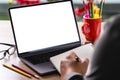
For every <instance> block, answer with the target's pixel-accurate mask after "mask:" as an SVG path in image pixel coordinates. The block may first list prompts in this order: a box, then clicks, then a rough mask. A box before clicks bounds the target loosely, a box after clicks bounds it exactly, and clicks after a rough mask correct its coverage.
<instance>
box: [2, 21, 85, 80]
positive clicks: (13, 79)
mask: <svg viewBox="0 0 120 80" xmlns="http://www.w3.org/2000/svg"><path fill="white" fill-rule="evenodd" d="M78 25H79V26H81V25H82V23H78ZM81 36H82V35H81ZM82 39H83V38H82ZM0 42H4V43H13V44H14V39H13V33H12V29H11V24H10V21H0ZM0 51H1V49H0ZM3 63H6V64H9V65H11V64H16V65H18V66H20V67H22V68H24V69H26V70H28V71H31V72H32V73H35V72H34V71H33V70H31V69H30V68H29V67H27V66H26V65H25V64H23V63H22V62H21V61H20V59H19V58H18V57H17V54H16V53H15V54H14V55H12V56H11V57H10V58H9V57H7V56H6V57H5V59H3V60H0V80H37V79H35V78H32V79H29V78H27V77H24V76H23V75H20V74H18V73H16V72H14V71H11V70H9V69H7V68H5V67H3V66H2V64H3ZM35 74H36V73H35ZM40 77H41V78H42V80H60V76H59V75H58V74H51V75H47V76H44V77H43V76H40Z"/></svg>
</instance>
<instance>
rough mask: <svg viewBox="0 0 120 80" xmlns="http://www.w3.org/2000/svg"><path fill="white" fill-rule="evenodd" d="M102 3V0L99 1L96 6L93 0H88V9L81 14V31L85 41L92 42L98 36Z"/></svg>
mask: <svg viewBox="0 0 120 80" xmlns="http://www.w3.org/2000/svg"><path fill="white" fill-rule="evenodd" d="M103 5H104V0H102V1H101V2H100V6H97V4H95V3H94V2H93V1H90V2H89V9H88V11H86V12H87V13H85V14H84V16H83V25H82V32H83V34H84V35H85V39H86V41H87V42H91V43H93V44H94V42H95V41H96V40H97V39H98V37H99V36H100V33H101V23H102V11H103Z"/></svg>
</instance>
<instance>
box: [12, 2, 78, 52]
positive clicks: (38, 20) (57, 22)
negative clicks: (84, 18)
mask: <svg viewBox="0 0 120 80" xmlns="http://www.w3.org/2000/svg"><path fill="white" fill-rule="evenodd" d="M10 14H11V19H12V25H13V27H14V33H15V36H16V41H17V47H18V52H19V53H23V52H28V51H33V50H37V49H44V48H49V47H53V46H58V45H62V44H67V43H72V42H76V41H79V35H78V31H77V29H76V23H75V18H74V14H73V10H72V6H71V2H70V1H66V2H58V3H54V4H47V5H36V6H29V7H20V8H13V9H10Z"/></svg>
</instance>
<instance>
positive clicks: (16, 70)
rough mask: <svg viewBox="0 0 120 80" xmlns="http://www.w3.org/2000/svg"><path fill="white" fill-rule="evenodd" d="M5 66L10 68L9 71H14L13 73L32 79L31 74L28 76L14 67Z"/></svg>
mask: <svg viewBox="0 0 120 80" xmlns="http://www.w3.org/2000/svg"><path fill="white" fill-rule="evenodd" d="M3 66H4V67H6V68H8V69H10V70H13V71H15V72H17V73H19V74H21V75H24V76H26V77H28V78H32V76H30V75H29V74H27V73H25V72H23V71H20V70H18V69H16V68H14V67H12V66H8V65H6V64H3Z"/></svg>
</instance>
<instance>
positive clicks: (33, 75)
mask: <svg viewBox="0 0 120 80" xmlns="http://www.w3.org/2000/svg"><path fill="white" fill-rule="evenodd" d="M12 66H13V67H14V68H16V69H19V70H21V71H23V72H25V73H27V74H29V75H31V76H32V77H35V78H37V79H40V77H39V76H38V75H35V74H32V73H31V72H28V71H26V70H24V69H22V68H20V67H18V66H16V65H14V64H12Z"/></svg>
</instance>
